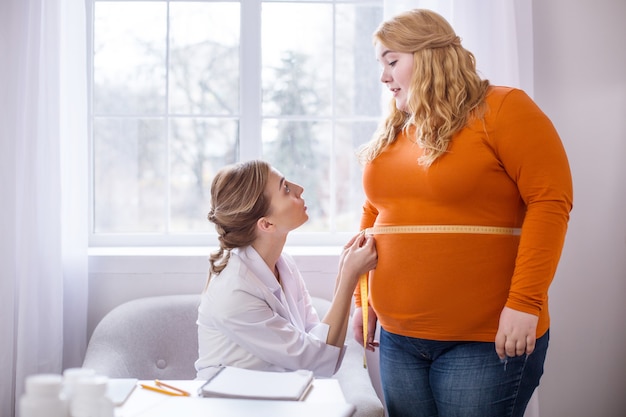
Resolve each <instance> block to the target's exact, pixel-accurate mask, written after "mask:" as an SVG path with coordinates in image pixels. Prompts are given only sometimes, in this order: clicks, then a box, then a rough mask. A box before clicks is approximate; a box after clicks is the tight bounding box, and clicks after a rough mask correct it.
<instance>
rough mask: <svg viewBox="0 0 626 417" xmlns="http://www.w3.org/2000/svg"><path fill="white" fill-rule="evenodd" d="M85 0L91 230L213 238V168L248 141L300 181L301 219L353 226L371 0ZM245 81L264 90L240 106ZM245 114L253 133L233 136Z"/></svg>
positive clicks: (105, 240) (368, 84)
mask: <svg viewBox="0 0 626 417" xmlns="http://www.w3.org/2000/svg"><path fill="white" fill-rule="evenodd" d="M92 1H93V16H94V18H93V21H92V33H93V54H92V56H93V62H92V68H93V77H92V79H93V84H92V89H91V92H92V102H91V103H92V104H91V114H92V124H91V126H92V135H91V137H92V138H91V141H92V142H91V143H92V145H91V150H92V160H91V172H92V184H93V186H92V192H91V195H92V204H91V207H92V215H91V218H92V227H91V243H92V244H94V245H101V244H111V243H112V244H116V245H119V244H125V245H127V244H154V243H155V242H157V243H163V244H168V243H170V244H171V243H172V242H175V243H181V244H197V242H202V243H203V244H210V243H211V242H210V239H211V235H212V233H213V230H212V228H211V226H210V224H209V223H208V221H207V220H206V212H207V210H208V206H209V203H210V202H209V198H210V197H209V188H210V183H211V180H212V178H213V175H214V174H215V172H216V171H217V170H218V169H219V168H221V167H222V166H224V165H226V164H230V163H233V162H236V161H238V160H240V155H241V150H242V149H243V148H244V147H245V148H246V149H247V150H248V149H258V154H256V155H253V157H257V158H263V159H266V160H268V161H269V162H270V163H272V164H273V165H275V166H276V167H277V168H278V169H280V170H281V171H282V172H283V173H284V174H285V175H286V176H287V177H288V178H290V179H292V180H293V181H296V182H299V183H300V184H301V185H303V186H304V187H305V198H306V199H307V206H308V207H309V215H310V221H309V222H307V224H306V225H305V226H304V227H303V228H301V229H302V230H300V229H299V232H302V233H309V232H312V233H315V234H317V235H319V236H322V235H324V236H326V237H328V236H329V235H333V234H337V233H342V232H353V231H354V230H356V228H357V227H358V220H359V213H360V209H361V205H362V202H363V195H362V190H361V182H360V176H361V175H360V172H361V168H360V167H359V166H358V164H357V162H356V158H355V152H356V150H357V148H358V147H359V146H360V145H361V144H363V143H364V142H366V141H367V140H369V139H370V137H371V134H372V133H373V131H374V130H375V127H376V125H377V123H378V120H379V117H380V113H381V110H380V107H381V106H380V92H381V91H380V89H379V88H377V87H376V86H377V83H376V79H377V77H378V68H377V64H376V62H375V59H374V52H373V47H372V40H371V33H372V32H373V30H374V28H375V27H376V25H377V24H378V22H380V20H381V18H382V5H381V2H380V1H354V2H345V1H342V2H335V1H330V0H329V1H323V0H321V1H316V2H301V1H261V2H260V5H261V7H260V15H254V14H251V13H249V12H246V8H247V7H251V3H256V2H245V1H243V2H233V1H224V2H219V1H188V2H187V1H166V0H153V1H114V2H112V1H100V0H92ZM242 16H245V19H248V20H246V21H242V20H241V19H242ZM255 19H258V20H255ZM243 25H245V27H246V30H245V31H244V30H242V27H243ZM250 28H256V29H254V30H250ZM255 31H256V32H255ZM242 36H251V37H252V38H251V39H248V41H247V42H250V41H253V42H259V43H260V45H261V54H262V55H261V56H262V63H261V64H260V65H259V67H258V68H255V67H252V68H251V67H249V66H245V67H244V66H242V64H241V63H242V60H241V56H240V53H241V44H242V42H243V41H246V39H247V38H245V39H244V38H242ZM255 39H260V41H255ZM242 86H245V87H246V88H253V89H255V88H256V89H258V91H262V94H261V97H262V102H260V103H258V106H247V107H246V106H242V101H241V97H242V96H243V93H244V91H243V90H241V88H242ZM244 108H246V109H248V110H246V111H250V110H249V109H250V108H252V109H253V110H254V109H258V112H259V113H258V114H257V115H256V116H254V115H253V116H254V117H252V118H250V117H249V115H248V116H246V114H244V113H242V109H244ZM247 120H259V121H260V125H259V127H258V129H255V130H258V134H257V135H256V136H252V135H247V136H246V137H242V135H241V132H242V131H244V129H242V125H241V123H243V121H247ZM246 123H248V122H246ZM246 131H250V129H247V130H246ZM253 131H254V130H253ZM248 155H249V152H248ZM207 239H209V240H207ZM321 241H322V240H320V242H321ZM307 242H308V243H309V244H316V242H312V241H310V240H308V241H307ZM324 242H332V239H330V240H328V239H326V240H324ZM317 244H319V242H317Z"/></svg>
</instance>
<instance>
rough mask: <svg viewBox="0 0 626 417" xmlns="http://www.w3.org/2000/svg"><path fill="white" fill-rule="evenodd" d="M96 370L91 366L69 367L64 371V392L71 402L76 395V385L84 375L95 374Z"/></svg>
mask: <svg viewBox="0 0 626 417" xmlns="http://www.w3.org/2000/svg"><path fill="white" fill-rule="evenodd" d="M95 375H96V371H95V370H93V369H89V368H68V369H66V370H65V371H63V394H64V395H65V398H66V399H67V401H68V403H71V401H72V397H73V396H74V386H75V385H76V383H77V382H78V380H80V379H81V378H84V377H91V376H95Z"/></svg>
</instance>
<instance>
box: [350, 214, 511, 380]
mask: <svg viewBox="0 0 626 417" xmlns="http://www.w3.org/2000/svg"><path fill="white" fill-rule="evenodd" d="M521 232H522V230H521V229H519V228H515V227H499V226H471V225H455V224H433V225H419V226H374V227H370V228H367V229H365V230H364V231H363V232H362V233H364V234H366V235H386V234H401V233H470V234H472V233H473V234H487V235H512V236H519V235H520V234H521ZM368 277H369V273H367V274H363V275H361V277H360V278H359V290H360V291H359V292H360V295H361V311H362V315H363V349H364V350H365V349H367V335H368V330H367V327H368V323H367V321H368V310H369V301H368V297H369V294H368V284H369V283H368ZM363 367H364V368H365V367H367V361H366V359H365V352H363Z"/></svg>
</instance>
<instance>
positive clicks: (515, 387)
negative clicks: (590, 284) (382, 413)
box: [380, 329, 550, 417]
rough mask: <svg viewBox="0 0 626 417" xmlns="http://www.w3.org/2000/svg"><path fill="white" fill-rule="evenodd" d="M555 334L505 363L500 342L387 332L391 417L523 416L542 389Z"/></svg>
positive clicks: (383, 356) (384, 348)
mask: <svg viewBox="0 0 626 417" xmlns="http://www.w3.org/2000/svg"><path fill="white" fill-rule="evenodd" d="M549 338H550V335H549V332H547V333H546V334H545V335H543V336H542V337H540V338H539V339H537V344H536V347H535V351H534V352H533V353H532V354H530V355H524V356H518V357H514V358H508V359H507V360H506V361H502V360H500V358H499V357H498V355H497V354H496V349H495V344H494V343H484V342H440V341H435V340H426V339H416V338H411V337H406V336H400V335H397V334H393V333H389V332H387V331H385V330H384V329H381V335H380V374H381V381H382V387H383V393H384V395H385V403H386V406H387V411H388V413H389V417H461V416H462V417H522V416H523V415H524V410H525V409H526V406H527V405H528V401H529V400H530V397H531V395H532V393H533V391H534V390H535V388H536V387H537V386H538V385H539V379H540V378H541V375H542V374H543V363H544V361H545V358H546V352H547V350H548V340H549Z"/></svg>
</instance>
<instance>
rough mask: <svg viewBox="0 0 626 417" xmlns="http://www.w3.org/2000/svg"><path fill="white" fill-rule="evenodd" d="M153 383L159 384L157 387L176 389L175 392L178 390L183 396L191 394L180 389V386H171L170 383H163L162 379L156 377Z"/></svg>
mask: <svg viewBox="0 0 626 417" xmlns="http://www.w3.org/2000/svg"><path fill="white" fill-rule="evenodd" d="M154 383H155V384H156V385H157V386H159V387H165V388H169V389H171V390H174V391H177V392H179V393H180V394H181V395H183V396H185V397H189V396H190V395H191V394H190V393H188V392H187V391H184V390H182V389H180V388H176V387H175V386H172V385H168V384H166V383H165V382H163V381H159V380H158V379H155V380H154Z"/></svg>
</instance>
